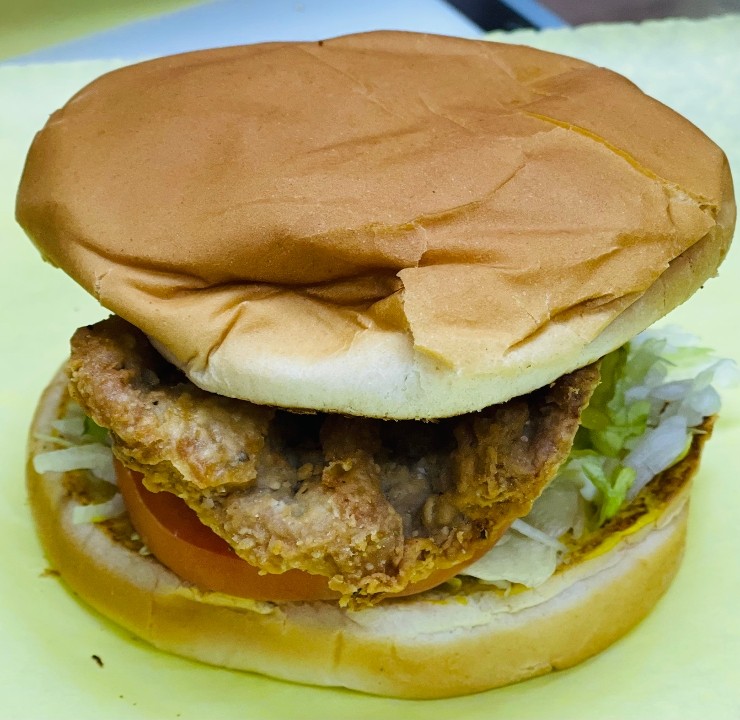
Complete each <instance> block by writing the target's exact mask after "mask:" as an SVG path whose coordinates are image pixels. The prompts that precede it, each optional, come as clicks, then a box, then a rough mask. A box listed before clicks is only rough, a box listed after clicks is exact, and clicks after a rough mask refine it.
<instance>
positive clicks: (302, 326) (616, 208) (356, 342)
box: [17, 32, 734, 417]
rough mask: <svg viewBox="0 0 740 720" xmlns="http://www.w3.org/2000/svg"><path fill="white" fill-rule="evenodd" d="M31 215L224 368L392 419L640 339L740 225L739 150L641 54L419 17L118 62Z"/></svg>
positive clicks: (122, 310)
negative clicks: (708, 130)
mask: <svg viewBox="0 0 740 720" xmlns="http://www.w3.org/2000/svg"><path fill="white" fill-rule="evenodd" d="M17 212H18V218H19V221H20V222H21V224H22V225H23V226H24V228H25V229H26V230H27V232H28V233H29V235H30V236H31V237H32V239H33V241H34V242H35V243H36V244H37V246H38V247H39V249H40V251H41V252H42V254H43V255H44V256H45V257H46V258H48V259H49V260H51V261H52V262H53V263H55V264H57V265H59V266H61V267H63V268H64V269H65V270H66V271H67V272H68V273H69V274H70V275H72V277H73V278H75V279H76V280H77V281H78V282H79V283H80V284H81V285H83V287H85V288H86V289H87V290H88V291H90V292H91V293H93V294H94V295H95V296H96V297H97V298H99V300H100V302H101V303H102V304H103V305H105V306H106V307H108V308H110V309H111V310H113V311H115V312H116V313H118V314H120V315H122V316H123V317H125V318H126V319H127V320H129V321H131V322H133V323H134V324H136V325H137V326H139V327H140V328H142V329H143V330H144V331H145V332H146V333H147V334H148V335H149V336H150V337H151V338H152V339H153V341H154V342H155V343H156V344H157V345H158V346H159V347H160V348H161V349H162V351H163V352H164V353H165V354H166V355H167V356H168V357H169V358H170V359H172V360H173V361H174V362H175V363H176V364H178V365H179V366H181V367H182V368H183V369H184V370H185V371H186V372H187V373H188V375H189V376H190V377H191V378H192V379H193V380H194V381H195V382H196V383H197V384H199V385H201V386H202V387H204V388H206V389H209V390H212V391H214V392H219V393H222V394H228V395H235V396H238V397H243V398H245V399H250V400H254V401H256V402H266V403H274V404H280V405H288V406H295V407H311V408H317V409H326V410H338V411H343V412H348V413H357V414H369V415H379V416H389V417H433V416H440V415H450V414H455V413H459V412H465V411H468V410H473V409H477V408H480V407H482V406H484V405H487V404H492V403H494V402H500V401H503V400H505V399H507V398H508V397H511V396H513V395H516V394H521V393H523V392H527V391H529V390H532V389H534V388H535V387H538V386H539V385H542V384H544V383H546V382H549V381H550V380H552V379H554V377H557V376H558V375H560V374H563V373H564V372H566V371H569V370H571V369H573V368H574V367H576V366H577V365H582V364H585V362H587V361H588V360H589V359H593V357H594V356H596V355H597V354H603V352H606V351H607V350H609V349H612V347H614V346H616V345H619V344H621V343H622V342H624V341H625V340H627V339H628V338H629V337H630V336H631V335H633V334H634V333H635V332H638V331H639V330H641V329H643V328H644V327H645V326H646V325H648V324H649V323H650V322H652V321H653V320H655V319H657V318H658V317H660V316H661V315H662V314H664V313H665V312H666V311H667V310H669V309H671V308H672V307H673V306H675V305H676V304H678V303H679V302H682V301H683V300H684V299H686V297H688V295H690V294H691V293H692V292H693V291H694V290H695V289H696V288H697V287H699V286H700V285H701V283H702V282H703V281H704V280H705V279H706V278H707V277H708V276H710V275H712V274H713V273H714V272H715V270H716V267H717V265H718V264H719V262H720V261H721V259H722V257H723V256H724V253H725V252H726V249H727V246H728V244H729V238H730V236H731V232H732V226H733V224H734V200H733V199H732V185H731V180H730V176H729V170H728V166H727V162H726V159H725V157H724V155H723V153H722V151H721V150H720V149H719V148H718V147H717V146H716V145H714V144H713V143H712V142H711V141H710V140H709V139H708V138H707V137H706V136H705V135H703V134H702V133H701V132H700V131H699V130H698V129H697V128H695V127H694V126H693V125H692V124H691V123H689V122H688V121H687V120H685V119H684V118H682V117H681V116H679V115H677V114H676V113H674V112H673V111H671V110H669V109H668V108H666V107H665V106H663V105H661V104H660V103H658V102H657V101H655V100H653V99H651V98H649V97H647V96H645V95H644V94H643V93H642V92H641V91H640V90H639V89H638V88H636V87H635V86H634V85H632V84H631V83H630V82H629V81H627V80H626V79H625V78H623V77H621V76H619V75H616V74H615V73H612V72H610V71H608V70H605V69H602V68H596V67H594V66H592V65H589V64H587V63H585V62H582V61H579V60H574V59H571V58H566V57H562V56H559V55H553V54H550V53H545V52H541V51H538V50H533V49H530V48H525V47H520V46H512V45H501V44H495V43H489V42H485V41H470V40H460V39H455V38H449V37H439V36H430V35H417V34H412V33H401V32H377V33H367V34H361V35H350V36H346V37H340V38H336V39H333V40H327V41H324V42H319V43H313V42H312V43H271V44H265V45H254V46H245V47H234V48H225V49H220V50H210V51H203V52H195V53H188V54H184V55H178V56H174V57H167V58H162V59H158V60H154V61H151V62H146V63H142V64H139V65H134V66H131V67H127V68H123V69H121V70H118V71H115V72H112V73H109V74H108V75H105V76H103V77H101V78H100V79H98V80H96V81H95V82H94V83H92V84H91V85H89V86H88V87H87V88H85V89H83V90H82V91H81V92H80V93H78V94H77V95H76V96H75V97H74V98H73V99H72V100H71V101H70V102H69V103H68V104H67V105H66V106H65V107H64V108H62V109H61V110H59V111H57V112H56V113H54V115H52V117H51V119H50V120H49V123H48V124H47V126H46V127H45V128H44V129H43V130H42V131H41V132H40V133H39V134H38V135H37V137H36V140H35V142H34V144H33V146H32V148H31V151H30V153H29V156H28V161H27V165H26V169H25V172H24V176H23V180H22V183H21V187H20V191H19V195H18V208H17ZM689 251H693V252H694V253H695V254H697V253H698V255H699V256H700V257H699V259H698V260H697V258H696V257H694V258H693V259H692V261H691V262H690V263H689V265H691V268H690V269H689V270H687V271H686V272H679V270H680V268H679V269H678V270H677V269H676V267H675V264H676V262H678V261H677V259H678V258H680V257H681V256H683V255H685V254H686V253H687V252H689ZM667 271H672V274H671V273H670V272H668V273H667ZM661 278H663V280H662V281H661V280H660V279H661ZM661 282H663V285H667V286H669V287H668V288H666V287H663V286H662V285H661V287H660V288H659V289H658V290H657V291H654V293H653V294H654V295H655V297H652V298H651V297H647V296H648V295H649V292H650V289H651V288H655V287H656V286H657V285H659V284H660V283H661ZM656 293H657V295H656ZM666 298H667V299H666ZM640 302H642V303H643V305H644V308H643V307H642V306H641V305H640ZM636 303H637V305H636V309H635V307H634V306H635V304H636ZM630 307H633V309H632V310H631V311H629V312H630V313H631V314H628V315H627V319H625V320H622V321H620V318H621V317H623V316H624V315H625V312H626V311H627V310H628V308H630ZM615 323H616V329H615ZM605 330H606V333H607V334H606V336H604V331H605ZM600 338H605V339H603V340H602V341H601V342H599V339H600ZM594 343H596V344H595V345H594Z"/></svg>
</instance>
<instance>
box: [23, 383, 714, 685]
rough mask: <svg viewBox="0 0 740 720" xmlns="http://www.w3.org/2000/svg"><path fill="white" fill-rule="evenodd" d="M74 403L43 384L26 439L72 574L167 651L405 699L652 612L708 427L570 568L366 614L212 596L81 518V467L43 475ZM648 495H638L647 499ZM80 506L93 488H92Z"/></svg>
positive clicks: (63, 572) (32, 480) (86, 595)
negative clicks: (533, 585)
mask: <svg viewBox="0 0 740 720" xmlns="http://www.w3.org/2000/svg"><path fill="white" fill-rule="evenodd" d="M65 400H66V379H65V377H64V376H63V375H62V374H60V375H59V376H58V377H57V378H56V379H55V380H54V382H53V383H52V384H51V385H50V386H49V388H47V390H46V391H45V393H44V395H43V397H42V399H41V402H40V405H39V408H38V410H37V413H36V417H35V419H34V424H33V428H32V431H31V440H30V443H29V463H28V490H29V497H30V503H31V508H32V511H33V515H34V519H35V521H36V525H37V528H38V532H39V537H40V539H41V542H42V545H43V547H44V550H45V552H46V555H47V557H48V559H49V562H50V563H51V565H52V566H53V568H54V569H55V570H56V571H58V573H59V574H60V576H61V577H62V579H63V580H64V581H65V582H66V584H67V585H68V586H69V587H70V588H71V589H72V590H73V591H74V592H75V593H77V594H78V595H79V596H80V597H81V598H82V599H84V600H85V601H87V602H88V603H89V604H90V605H92V606H93V607H94V608H95V609H96V610H98V611H100V612H101V613H103V614H104V615H106V616H107V617H109V618H111V619H112V620H114V621H115V622H117V623H119V624H120V625H122V626H123V627H125V628H127V629H128V630H130V631H132V632H133V633H135V634H136V635H138V636H140V637H141V638H143V639H145V640H147V641H149V642H150V643H151V644H152V645H155V646H156V647H158V648H161V649H164V650H168V651H170V652H173V653H176V654H178V655H182V656H185V657H189V658H194V659H197V660H201V661H204V662H207V663H211V664H213V665H220V666H224V667H228V668H234V669H239V670H248V671H253V672H257V673H263V674H266V675H271V676H273V677H277V678H283V679H287V680H292V681H295V682H301V683H308V684H313V685H330V686H342V687H346V688H351V689H355V690H361V691H364V692H368V693H373V694H378V695H387V696H395V697H406V698H436V697H449V696H455V695H462V694H466V693H473V692H479V691H482V690H486V689H490V688H494V687H499V686H502V685H506V684H509V683H513V682H517V681H520V680H524V679H526V678H529V677H534V676H536V675H542V674H544V673H547V672H549V671H551V670H557V669H561V668H566V667H569V666H572V665H575V664H576V663H579V662H581V661H582V660H585V659H586V658H588V657H590V656H592V655H594V654H596V653H598V652H600V651H601V650H603V649H604V648H606V647H607V646H609V645H610V644H612V643H613V642H614V641H616V640H617V639H618V638H619V637H621V636H622V635H624V634H625V633H626V632H627V631H628V630H630V628H632V627H633V626H634V625H636V624H637V623H638V622H639V621H640V620H641V619H642V618H644V617H645V616H646V615H647V614H648V613H649V612H650V610H651V609H652V608H653V606H654V605H655V603H656V602H657V601H658V600H659V599H660V597H661V596H662V595H663V594H664V592H665V591H666V589H667V588H668V586H669V585H670V582H671V580H672V579H673V577H674V575H675V574H676V571H677V570H678V567H679V564H680V561H681V557H682V551H683V546H684V539H685V534H686V520H687V514H688V513H687V500H688V490H689V485H690V479H691V477H692V475H693V474H694V472H695V470H696V468H697V467H698V461H699V454H700V451H701V447H702V445H703V442H704V440H705V438H706V436H707V435H706V434H700V435H697V436H696V437H695V441H694V443H693V445H692V448H691V451H690V452H689V454H688V455H687V456H686V458H684V460H682V461H681V463H679V464H678V465H676V466H674V467H673V468H671V469H670V470H669V471H666V472H665V473H663V474H662V476H660V477H659V478H657V479H656V480H655V481H653V483H651V485H652V486H654V487H653V489H652V490H651V491H650V494H649V496H648V497H644V496H641V497H640V498H638V502H642V506H643V511H642V512H639V513H635V512H634V511H633V512H630V513H628V514H624V515H623V516H618V517H617V518H616V519H615V521H614V525H613V527H614V528H615V529H616V530H617V531H616V532H615V533H612V534H606V533H600V536H601V537H600V539H599V538H598V537H597V540H598V542H596V543H594V542H593V541H591V542H590V543H588V544H587V545H585V546H584V547H583V549H582V551H578V550H576V551H575V553H574V555H573V558H574V561H573V563H572V564H570V565H568V566H565V567H564V568H562V569H561V570H560V571H559V572H557V573H556V574H555V575H554V576H553V577H552V578H550V580H548V581H547V582H546V583H545V584H544V585H542V586H540V587H538V588H537V589H533V590H521V591H520V590H516V589H515V590H513V591H512V592H510V593H505V592H503V591H501V590H498V589H495V588H492V587H484V586H482V585H480V584H476V583H473V582H472V581H471V582H467V581H465V582H462V583H455V582H453V583H451V584H447V585H445V586H443V587H442V588H438V589H436V590H433V591H428V592H426V593H424V594H422V595H418V596H415V597H413V598H407V599H398V600H387V601H385V602H383V603H381V604H380V605H379V606H375V607H372V608H367V609H363V610H359V611H350V610H346V609H341V608H339V607H338V606H337V605H335V604H332V603H329V602H315V603H300V602H296V603H269V602H256V601H249V600H244V599H242V598H236V597H232V596H227V595H222V594H219V593H210V592H202V591H200V590H198V589H197V588H194V587H192V586H189V585H188V584H186V583H185V582H183V581H181V580H180V579H179V578H178V577H177V576H176V575H174V574H173V573H172V572H170V571H169V570H168V569H166V568H165V567H164V566H162V565H161V564H160V563H159V562H157V560H156V559H154V558H153V557H152V556H146V555H142V554H141V552H140V551H139V549H138V548H137V547H136V545H135V543H133V542H132V541H131V534H132V533H133V530H132V529H131V528H130V526H129V525H128V524H127V520H126V519H125V518H124V519H123V520H121V521H119V522H117V523H113V524H112V525H111V524H110V523H103V524H92V523H85V524H75V523H74V522H73V518H72V516H73V510H74V507H75V506H76V505H78V504H79V502H80V498H81V497H82V496H84V494H85V492H84V488H83V489H82V490H80V483H81V482H83V480H81V478H82V476H83V473H81V472H77V473H76V474H75V473H66V474H60V473H44V474H43V475H41V474H38V473H36V472H35V471H34V469H33V465H32V462H31V458H32V457H33V456H34V455H35V454H37V453H39V452H44V451H46V450H49V449H52V447H53V446H51V445H50V444H49V443H48V442H47V441H46V440H43V439H41V438H43V436H44V435H46V436H48V435H49V434H50V433H51V432H52V430H51V423H52V421H53V420H55V419H56V418H57V414H58V411H59V409H60V407H61V406H62V405H63V403H64V402H65ZM641 498H642V499H641ZM83 502H84V500H83Z"/></svg>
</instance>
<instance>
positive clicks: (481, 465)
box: [70, 317, 598, 602]
mask: <svg viewBox="0 0 740 720" xmlns="http://www.w3.org/2000/svg"><path fill="white" fill-rule="evenodd" d="M597 382H598V369H597V368H596V367H594V366H589V367H587V368H584V369H582V370H579V371H577V372H575V373H572V374H571V375H567V376H565V377H564V378H562V379H561V380H560V381H558V382H557V383H554V384H553V385H552V386H550V387H548V388H544V389H542V390H540V391H537V392H535V393H532V394H530V395H528V396H525V397H523V398H517V399H515V400H512V401H510V402H508V403H505V404H504V405H501V406H494V407H491V408H488V409H487V410H485V411H483V412H481V413H476V414H471V415H463V416H460V417H458V418H450V419H446V420H443V421H440V422H438V423H421V422H412V421H406V422H397V423H392V422H384V421H380V420H369V419H361V418H345V417H341V416H336V415H323V414H315V415H302V416H301V415H295V414H292V413H286V412H284V411H276V410H274V409H273V408H266V407H261V406H256V405H253V404H251V403H247V402H244V401H239V400H233V399H230V398H224V397H221V396H217V395H213V394H211V393H207V392H205V391H203V390H200V389H198V388H197V387H195V386H193V385H192V384H191V383H190V382H189V381H186V380H185V379H184V378H183V377H182V376H181V375H180V374H179V373H178V372H177V371H175V370H173V368H172V367H171V366H169V365H168V364H167V363H165V362H164V361H163V360H162V359H161V357H159V356H158V355H157V354H156V353H155V352H154V350H153V349H152V348H151V346H150V345H149V343H148V341H147V340H146V338H145V337H144V335H143V334H142V333H141V332H140V331H138V330H137V329H135V328H134V327H133V326H131V325H129V324H128V323H126V322H125V321H123V320H121V319H120V318H116V317H113V318H110V319H108V320H106V321H104V322H102V323H98V324H97V325H94V326H91V327H88V328H82V329H80V330H78V331H77V333H76V334H75V336H74V338H73V341H72V357H71V360H70V389H71V392H72V395H73V396H74V397H75V398H76V399H77V400H78V401H79V402H80V403H81V404H82V405H83V407H84V408H85V410H86V411H87V412H88V413H89V414H90V415H91V416H92V417H93V418H94V419H95V421H96V422H98V423H99V424H101V425H103V426H105V427H107V428H109V429H110V430H111V432H112V435H113V441H114V450H115V452H116V454H117V456H118V457H119V458H120V459H121V460H122V461H123V462H124V463H125V464H126V465H128V466H129V467H132V468H134V469H136V470H139V471H141V472H144V474H145V483H146V485H147V486H148V487H149V488H150V489H151V490H154V491H168V492H173V493H175V494H177V495H178V496H180V497H182V498H183V499H184V500H185V501H186V502H187V503H188V505H190V507H192V508H193V509H194V510H195V511H196V512H197V513H198V515H199V517H200V519H201V521H202V522H204V523H205V524H206V525H208V526H209V527H211V528H212V529H213V530H214V531H215V532H216V533H218V534H219V535H220V536H221V537H223V538H224V539H225V540H226V541H227V542H229V544H231V545H232V547H234V549H235V550H236V552H237V553H238V554H239V555H240V556H241V557H243V558H244V559H245V560H247V561H248V562H250V563H252V564H254V565H257V566H259V567H261V568H263V569H265V570H266V571H268V572H283V571H285V570H288V569H291V568H300V569H302V570H306V571H308V572H311V573H314V574H320V575H325V576H327V577H329V578H330V581H329V586H330V587H331V588H332V589H334V590H337V591H339V592H340V593H342V595H343V596H344V598H345V600H348V599H349V598H350V597H352V596H354V601H355V602H360V601H364V600H366V599H367V598H368V597H372V598H373V599H377V598H379V597H381V596H382V595H383V594H384V593H387V592H397V591H400V590H403V588H405V587H406V586H407V585H408V584H410V583H412V582H417V581H420V580H423V579H424V578H426V577H427V576H428V575H430V574H431V573H432V572H434V571H435V570H437V569H439V568H444V567H451V566H453V565H456V564H459V563H460V562H463V561H465V560H467V559H469V558H470V557H472V556H473V555H475V554H476V553H478V552H480V551H482V550H483V549H484V548H486V547H487V546H488V545H490V543H491V542H492V540H495V539H496V538H497V537H498V536H499V535H500V534H501V533H502V532H503V531H504V530H505V529H506V527H508V525H509V524H510V523H511V521H512V520H513V519H514V518H516V517H520V516H522V515H525V514H526V513H527V512H528V510H529V508H530V506H531V504H532V502H533V501H534V499H535V498H536V497H537V496H538V495H539V494H540V492H541V491H542V489H543V488H544V487H545V485H546V484H547V482H548V481H549V480H550V478H551V477H552V475H553V474H554V473H555V471H556V469H557V467H558V466H559V464H560V463H561V462H562V461H563V460H564V458H565V457H566V456H567V453H568V451H569V449H570V447H571V444H572V442H573V436H574V434H575V431H576V429H577V427H578V421H579V417H580V413H581V411H582V409H583V407H585V405H586V403H587V402H588V399H589V397H590V394H591V392H592V390H593V388H594V387H595V385H596V384H597Z"/></svg>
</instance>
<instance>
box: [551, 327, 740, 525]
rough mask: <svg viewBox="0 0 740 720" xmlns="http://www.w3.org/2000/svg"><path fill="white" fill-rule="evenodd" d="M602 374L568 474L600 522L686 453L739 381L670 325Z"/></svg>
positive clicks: (732, 368)
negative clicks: (728, 389) (725, 392)
mask: <svg viewBox="0 0 740 720" xmlns="http://www.w3.org/2000/svg"><path fill="white" fill-rule="evenodd" d="M601 373H602V381H601V384H600V385H599V387H598V388H597V389H596V392H595V393H594V395H593V397H592V399H591V402H590V404H589V406H588V408H587V409H586V411H585V412H584V413H583V417H582V422H581V428H580V429H579V431H578V435H577V437H576V442H575V444H574V450H573V451H572V452H571V455H570V457H569V459H568V461H567V462H566V463H565V464H564V466H563V467H562V468H561V471H560V472H561V474H566V475H568V476H569V477H570V479H571V480H572V481H574V482H577V483H579V484H580V486H581V494H582V495H583V497H584V498H586V499H587V500H589V501H590V502H591V503H593V505H594V507H595V509H596V512H595V517H596V522H597V524H599V525H600V524H602V523H604V522H605V521H606V520H608V519H609V518H611V517H614V515H616V514H617V513H618V512H619V509H620V508H621V507H622V505H623V504H624V503H625V501H627V500H631V499H632V498H634V497H635V496H636V495H637V494H638V493H639V492H640V490H642V489H643V488H644V487H645V485H646V484H647V483H648V482H650V480H652V478H654V477H655V476H656V475H657V474H658V473H660V472H662V471H663V470H665V469H667V468H669V467H671V466H672V465H674V464H675V463H676V462H678V460H680V459H681V458H682V457H683V456H684V455H685V454H686V452H687V451H688V448H689V446H690V444H691V438H692V435H693V433H694V432H695V430H696V428H697V427H698V426H699V425H701V423H702V421H703V420H704V418H705V417H708V416H710V415H714V414H715V413H716V412H718V410H719V407H720V396H719V392H718V390H717V387H726V386H728V385H730V384H734V383H736V382H737V381H738V376H739V373H738V369H737V366H736V365H735V363H734V362H732V361H731V360H719V359H717V358H715V357H714V355H713V353H712V351H711V350H710V349H709V348H706V347H702V346H701V345H700V343H699V341H698V339H697V338H695V337H694V336H693V335H690V334H688V333H686V332H683V331H681V330H677V329H675V328H670V327H668V328H663V329H659V330H648V331H646V332H644V333H641V334H640V335H638V336H637V337H636V338H635V339H634V340H633V341H632V342H631V343H629V344H628V345H626V346H625V347H623V348H620V349H619V350H616V351H614V352H613V353H610V354H609V355H607V356H606V357H605V358H604V359H603V360H602V364H601Z"/></svg>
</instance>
